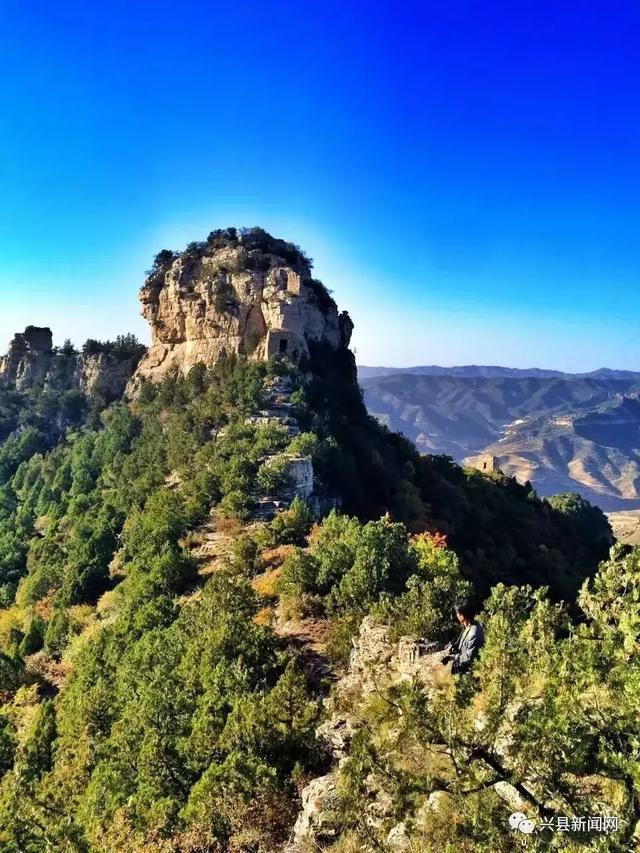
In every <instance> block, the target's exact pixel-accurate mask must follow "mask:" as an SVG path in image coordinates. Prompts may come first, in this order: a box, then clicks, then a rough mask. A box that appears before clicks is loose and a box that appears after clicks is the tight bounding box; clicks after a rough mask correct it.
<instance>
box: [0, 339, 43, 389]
mask: <svg viewBox="0 0 640 853" xmlns="http://www.w3.org/2000/svg"><path fill="white" fill-rule="evenodd" d="M52 357H53V338H52V334H51V329H48V328H46V327H39V326H27V328H26V329H25V330H24V332H19V333H17V334H16V335H14V336H13V340H12V341H11V343H10V344H9V349H8V351H7V354H6V355H5V356H4V357H3V358H1V359H0V378H2V379H3V380H4V381H5V382H9V383H10V384H11V385H15V387H16V388H18V390H22V389H24V388H29V387H31V386H33V385H35V384H37V383H38V382H42V381H43V380H44V378H45V376H46V374H47V372H48V370H49V367H50V364H51V360H52Z"/></svg>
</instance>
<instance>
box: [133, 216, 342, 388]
mask: <svg viewBox="0 0 640 853" xmlns="http://www.w3.org/2000/svg"><path fill="white" fill-rule="evenodd" d="M311 266H312V265H311V261H310V260H309V258H307V257H306V255H305V254H304V253H303V252H302V250H301V249H299V248H298V247H297V246H295V245H294V244H292V243H287V242H285V241H284V240H279V239H276V238H274V237H272V236H271V235H270V234H267V232H266V231H263V230H262V229H261V228H251V229H244V230H240V231H238V230H236V229H235V228H228V229H225V230H220V231H213V232H212V233H211V234H210V235H209V237H208V238H207V240H206V241H203V242H200V243H191V244H189V246H187V248H186V249H185V250H184V251H183V252H181V253H176V252H171V251H169V250H164V251H163V252H160V254H159V255H157V256H156V259H155V261H154V265H153V268H152V269H151V270H150V271H149V274H148V277H147V279H146V281H145V283H144V285H143V287H142V289H141V291H140V301H141V303H142V315H143V316H144V317H145V318H146V319H147V320H148V322H149V323H150V325H151V336H152V339H151V347H150V348H149V350H148V352H147V353H146V355H145V356H144V357H143V359H142V361H141V362H140V364H139V366H138V369H137V371H136V375H135V378H134V381H137V380H139V379H149V380H151V381H158V380H159V379H161V378H162V377H164V376H165V375H167V374H172V373H173V374H182V375H185V374H186V373H188V372H189V370H190V369H191V368H192V367H193V366H194V365H196V364H198V363H200V362H202V363H204V364H207V365H210V364H213V363H215V362H216V361H217V360H218V359H219V358H220V357H221V356H223V355H225V354H226V355H232V354H243V355H245V356H247V357H249V358H253V359H256V360H263V359H267V358H269V357H270V356H272V355H277V354H280V355H285V356H287V357H288V358H290V359H292V360H294V361H296V360H298V359H300V358H302V357H304V356H306V355H308V354H309V346H310V345H312V344H313V343H314V342H327V343H328V344H329V345H331V346H332V347H333V348H340V347H348V345H349V341H350V338H351V332H352V329H353V324H352V322H351V320H350V318H349V316H348V314H347V313H346V312H343V313H342V314H339V313H338V309H337V307H336V303H335V302H334V300H333V299H332V297H331V296H330V294H329V292H328V291H327V290H326V288H325V287H324V285H322V283H321V282H319V281H317V280H316V279H314V278H313V277H312V274H311Z"/></svg>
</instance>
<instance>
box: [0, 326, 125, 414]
mask: <svg viewBox="0 0 640 853" xmlns="http://www.w3.org/2000/svg"><path fill="white" fill-rule="evenodd" d="M139 358H140V356H139V354H138V355H131V356H128V357H117V356H114V355H112V354H111V353H108V352H97V353H85V352H83V353H78V352H70V353H65V352H61V351H60V350H57V349H54V348H53V336H52V333H51V329H49V328H47V327H46V326H45V327H39V326H27V328H26V329H25V330H24V332H19V333H17V334H16V335H14V336H13V339H12V341H11V343H10V344H9V349H8V351H7V354H6V355H5V356H4V357H2V358H0V381H3V382H5V383H7V384H9V385H12V386H14V387H15V388H16V389H17V390H18V391H26V390H28V389H29V388H34V387H35V386H41V387H42V388H44V389H46V390H50V391H72V390H73V391H81V392H82V393H83V394H88V395H90V396H91V395H94V394H100V395H102V396H103V397H105V398H106V399H108V400H114V399H117V398H118V397H121V396H122V394H123V393H124V390H125V388H126V386H127V382H128V381H129V380H130V378H131V376H132V374H133V372H134V370H135V368H136V365H137V363H138V361H139Z"/></svg>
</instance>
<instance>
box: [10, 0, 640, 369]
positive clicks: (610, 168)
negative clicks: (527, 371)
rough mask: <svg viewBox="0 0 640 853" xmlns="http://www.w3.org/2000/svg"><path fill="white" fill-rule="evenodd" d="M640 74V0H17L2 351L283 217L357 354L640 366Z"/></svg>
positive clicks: (363, 357) (111, 329) (129, 299)
mask: <svg viewBox="0 0 640 853" xmlns="http://www.w3.org/2000/svg"><path fill="white" fill-rule="evenodd" d="M99 6H101V7H102V8H99ZM639 92H640V6H639V5H638V4H637V3H635V2H631V0H628V2H624V0H622V2H619V3H612V4H605V3H597V2H590V3H587V2H580V0H572V2H571V3H562V2H556V3H551V2H546V0H540V2H536V3H533V2H531V3H528V2H517V3H507V2H500V3H492V2H490V0H485V2H460V0H447V2H446V3H441V2H438V3H436V2H430V0H423V2H413V0H408V2H405V3H375V2H372V3H367V4H365V3H363V2H359V3H353V2H350V0H344V2H341V3H333V2H322V3H317V2H305V3H294V2H286V3H285V2H260V3H258V2H255V3H252V2H247V3H228V2H227V3H224V4H223V3H220V4H218V3H213V2H208V3H205V2H200V3H193V2H188V0H187V2H183V3H181V4H177V3H168V2H163V0H155V2H153V3H151V2H147V0H138V2H135V0H134V2H127V3H125V2H122V0H110V2H109V3H108V4H106V3H105V4H97V3H87V2H82V3H80V2H69V0H60V2H58V3H55V4H52V3H49V2H41V0H33V2H30V3H28V4H26V3H24V2H19V0H0V134H1V136H0V139H1V145H0V350H4V349H5V347H6V343H7V342H8V339H9V337H10V336H11V334H12V333H13V332H14V331H17V330H20V329H21V328H22V327H24V326H25V325H26V324H27V323H30V322H31V323H36V324H47V325H51V326H52V327H53V329H54V334H55V338H56V340H57V341H58V342H62V340H63V339H64V338H65V337H67V336H68V337H71V338H72V339H73V340H74V341H76V342H78V343H81V342H82V341H83V340H84V339H85V338H86V337H89V336H91V337H106V336H113V335H115V334H117V333H118V332H124V331H128V330H133V331H135V332H136V333H138V334H139V335H140V337H142V338H143V339H146V338H147V330H146V328H145V324H144V322H143V321H142V319H141V318H140V317H139V316H138V304H137V290H138V287H139V286H140V284H141V283H142V279H143V277H144V270H145V268H147V267H148V266H149V264H150V260H151V258H152V257H153V255H154V254H155V253H156V252H157V251H158V250H159V249H161V248H163V247H170V248H180V247H181V246H183V245H184V244H185V243H186V242H188V241H189V240H192V239H199V238H203V237H205V236H206V234H207V233H208V232H209V231H210V230H211V229H213V228H216V227H224V226H227V225H262V226H263V227H265V228H267V229H268V230H271V231H272V232H273V233H275V234H277V235H278V236H282V237H285V238H287V239H291V240H294V241H295V242H298V243H300V244H301V245H302V246H303V247H304V248H305V249H306V250H307V252H308V253H309V254H310V255H311V256H312V257H313V258H314V259H315V261H316V273H317V274H318V276H319V277H320V278H322V279H323V280H324V281H325V283H326V284H327V285H328V286H329V287H330V288H331V289H332V290H333V292H334V295H335V297H336V299H337V301H338V302H339V304H340V307H342V308H348V309H349V310H350V312H351V315H352V317H353V319H354V321H355V323H356V334H355V336H354V344H355V346H356V348H357V354H358V360H359V361H360V362H361V363H368V364H393V365H402V364H405V365H406V364H425V363H439V364H461V363H470V362H475V363H494V364H495V363H498V364H510V365H514V366H531V365H534V364H535V365H539V366H544V367H556V368H562V369H568V370H571V369H574V370H588V369H592V368H596V367H599V366H602V365H605V364H606V365H608V366H612V367H614V366H617V367H626V368H636V369H640V335H638V318H639V317H640V286H639V285H640V249H639V246H640V241H639V239H638V224H639V223H640V158H639V157H638V148H639V144H640V138H639V137H640V103H639V100H640V95H639Z"/></svg>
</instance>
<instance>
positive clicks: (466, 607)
mask: <svg viewBox="0 0 640 853" xmlns="http://www.w3.org/2000/svg"><path fill="white" fill-rule="evenodd" d="M455 611H456V618H457V620H458V622H460V624H461V625H464V626H465V627H466V626H467V625H471V623H472V622H473V620H474V618H475V615H476V608H475V606H474V604H473V602H472V601H471V600H470V599H468V598H462V599H460V601H456V606H455Z"/></svg>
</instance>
